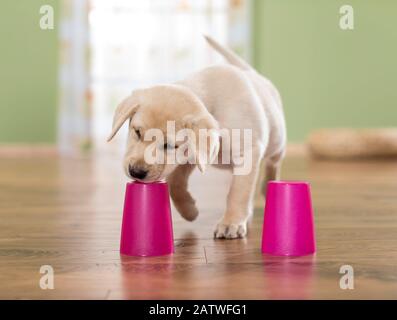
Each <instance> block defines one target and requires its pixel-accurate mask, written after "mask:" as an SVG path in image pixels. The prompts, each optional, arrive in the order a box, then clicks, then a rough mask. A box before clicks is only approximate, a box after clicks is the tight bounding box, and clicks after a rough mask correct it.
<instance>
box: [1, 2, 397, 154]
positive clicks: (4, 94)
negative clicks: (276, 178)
mask: <svg viewBox="0 0 397 320" xmlns="http://www.w3.org/2000/svg"><path fill="white" fill-rule="evenodd" d="M345 2H346V1H339V0H299V1H296V0H194V1H193V0H146V1H132V0H129V1H127V0H113V1H106V0H62V1H61V0H29V1H22V0H2V2H1V11H0V24H1V25H0V36H1V42H0V110H1V112H0V145H1V146H2V147H3V148H9V147H10V146H12V147H18V146H20V147H26V146H29V147H30V148H42V149H43V148H44V149H45V150H47V149H50V150H52V149H56V150H57V151H61V152H62V153H65V154H67V153H75V152H90V151H92V152H104V153H106V152H111V153H114V152H118V151H120V150H121V149H122V147H123V142H124V139H125V137H123V136H125V135H123V134H121V135H119V137H118V140H117V141H118V142H117V143H112V144H106V142H105V138H106V136H107V134H108V133H109V130H110V126H111V121H112V115H113V111H114V109H115V107H116V105H117V103H118V102H119V101H120V100H121V99H122V98H123V97H124V96H125V95H127V94H128V93H129V92H130V91H132V90H133V89H134V88H137V87H141V86H146V85H150V84H156V83H164V82H170V81H174V80H177V79H181V78H183V77H185V76H186V75H187V74H189V73H191V72H194V71H196V70H198V69H200V68H202V67H205V66H207V65H210V64H213V63H218V62H219V63H222V60H221V58H220V57H219V56H218V55H217V54H216V53H214V52H213V51H212V50H211V49H210V48H209V47H208V46H207V45H206V43H205V41H204V40H203V38H202V34H209V35H211V36H212V37H214V38H215V39H217V40H218V41H219V42H221V43H224V44H227V45H228V46H230V47H231V48H232V49H233V50H235V51H236V52H237V53H238V54H239V55H241V56H243V57H244V58H245V59H246V60H248V61H249V62H250V63H251V64H252V65H253V66H254V67H255V68H256V69H257V70H258V71H259V72H261V73H262V74H264V75H266V76H267V77H268V78H270V79H271V80H272V81H273V82H274V83H275V84H276V86H277V87H278V88H279V89H280V92H281V94H282V97H283V100H284V105H285V112H286V118H287V123H288V124H287V126H288V135H289V142H290V143H294V144H296V143H301V142H303V141H304V140H305V138H306V137H307V135H308V134H309V133H310V132H311V131H312V130H313V129H317V128H327V127H353V128H360V127H390V126H393V125H396V122H397V107H396V101H397V90H396V77H397V64H396V57H397V19H396V12H397V2H395V1H392V0H377V1H375V0H367V1H362V0H350V1H349V3H348V4H349V5H351V6H353V8H354V30H342V29H341V28H340V27H339V19H340V16H341V15H340V13H339V9H340V7H341V6H342V5H344V4H346V3H345ZM43 5H50V6H51V7H52V8H53V9H54V14H55V19H54V28H53V29H49V30H42V29H41V28H40V25H39V21H40V18H41V16H42V14H40V7H41V6H43Z"/></svg>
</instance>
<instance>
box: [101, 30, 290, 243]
mask: <svg viewBox="0 0 397 320" xmlns="http://www.w3.org/2000/svg"><path fill="white" fill-rule="evenodd" d="M206 39H207V41H208V43H209V44H210V45H211V46H212V47H213V48H214V49H215V50H217V51H218V52H219V53H220V54H222V55H223V56H224V57H225V58H226V60H227V61H228V62H229V64H228V65H224V66H212V67H209V68H206V69H204V70H202V71H199V72H197V73H194V74H192V75H191V76H189V77H187V78H186V79H184V80H182V81H179V82H177V83H175V84H170V85H162V86H154V87H150V88H147V89H141V90H136V91H134V92H133V93H132V94H131V96H129V97H127V98H126V99H125V100H124V101H123V102H122V103H121V104H120V105H119V106H118V108H117V110H116V112H115V117H114V121H113V129H112V133H111V135H110V137H109V140H110V139H112V138H113V136H114V135H115V134H116V133H117V131H118V130H119V129H120V127H121V126H122V125H123V123H124V122H125V121H126V120H128V119H130V126H129V129H130V130H129V137H128V145H127V151H126V154H125V157H124V168H125V171H126V174H127V175H129V167H130V166H133V167H138V168H140V169H144V170H145V171H147V172H148V175H147V177H146V178H145V179H144V180H145V181H156V180H161V179H164V178H166V179H167V181H168V183H169V187H170V193H171V197H172V199H173V202H174V204H175V207H176V208H177V210H178V211H179V212H180V214H181V215H182V216H183V217H184V218H185V219H187V220H189V221H191V220H194V219H195V218H196V217H197V215H198V210H197V208H196V206H195V201H194V199H193V197H192V196H191V194H190V193H189V191H188V190H187V186H188V179H189V175H190V174H191V173H192V171H193V169H194V167H195V165H192V164H185V165H171V164H162V165H158V164H155V165H148V164H146V163H145V162H144V161H143V157H144V150H145V148H146V147H147V146H148V145H149V144H150V143H151V142H150V141H149V142H145V141H143V139H140V138H139V136H138V135H140V136H143V135H144V133H145V130H147V129H150V128H158V129H160V130H162V131H163V132H164V134H165V135H167V132H166V124H167V121H169V120H174V121H175V123H176V130H179V129H182V128H191V129H193V130H194V131H197V132H198V130H199V129H201V128H206V129H213V130H217V129H220V128H222V129H226V130H231V129H241V130H243V129H251V130H252V139H253V144H252V170H251V171H250V172H249V173H248V174H247V175H234V176H233V179H232V183H231V186H230V190H229V194H228V197H227V206H226V212H225V213H224V216H223V218H222V219H221V220H220V222H219V223H218V224H217V226H216V228H215V233H214V234H215V237H216V238H228V239H232V238H237V237H244V236H245V235H246V233H247V220H248V218H249V216H250V214H251V213H252V202H253V194H254V189H255V184H256V180H257V177H258V172H259V166H260V165H261V162H262V160H263V162H264V165H265V167H266V179H265V181H264V186H265V183H266V181H267V180H274V179H278V177H279V172H280V164H281V160H282V158H283V156H284V151H285V146H286V126H285V121H284V115H283V110H282V103H281V99H280V95H279V93H278V91H277V89H276V88H275V87H274V86H273V84H272V83H271V82H270V81H269V80H267V79H266V78H264V77H262V76H261V75H259V74H258V73H257V72H256V71H255V70H254V69H253V68H252V67H251V66H249V65H248V64H247V63H246V62H244V61H243V60H242V59H240V58H239V57H238V56H237V55H235V54H234V53H233V52H231V51H229V50H228V49H226V48H224V47H222V46H220V45H219V44H218V43H217V42H215V41H214V40H213V39H211V38H209V37H206ZM137 132H138V133H137ZM197 136H198V134H197ZM167 142H168V143H170V144H173V145H175V144H176V141H175V137H171V136H169V135H168V136H167ZM225 148H227V146H222V144H221V140H217V139H215V141H213V142H212V143H210V144H209V146H208V148H207V150H198V151H197V153H196V154H195V155H194V156H195V157H196V160H197V163H198V167H199V169H200V170H201V171H204V170H205V163H201V162H200V159H201V157H200V152H206V153H207V156H208V157H209V158H210V159H211V158H213V156H214V155H216V153H217V152H218V150H220V149H221V150H222V152H229V153H230V154H231V155H232V152H231V150H225ZM164 152H165V155H166V156H167V151H166V150H164ZM231 160H232V161H231V164H230V165H217V166H221V167H222V166H223V167H225V168H227V169H233V166H234V163H235V162H236V161H234V160H235V159H233V158H232V159H231ZM264 186H263V190H264Z"/></svg>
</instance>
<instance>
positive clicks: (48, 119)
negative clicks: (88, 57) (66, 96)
mask: <svg viewBox="0 0 397 320" xmlns="http://www.w3.org/2000/svg"><path fill="white" fill-rule="evenodd" d="M45 4H49V5H52V6H53V8H54V10H55V13H57V11H58V10H57V9H58V0H2V1H1V4H0V143H20V142H21V143H38V142H40V143H41V142H42V143H54V142H55V137H56V105H57V63H58V62H57V61H58V35H57V28H55V29H54V30H41V29H40V27H39V19H40V13H39V9H40V7H41V6H42V5H45ZM56 22H57V20H55V27H57V24H56Z"/></svg>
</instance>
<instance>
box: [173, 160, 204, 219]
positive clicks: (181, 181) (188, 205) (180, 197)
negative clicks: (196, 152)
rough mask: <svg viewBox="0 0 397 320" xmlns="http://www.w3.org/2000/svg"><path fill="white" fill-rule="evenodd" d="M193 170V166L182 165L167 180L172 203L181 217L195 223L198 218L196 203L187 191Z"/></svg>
mask: <svg viewBox="0 0 397 320" xmlns="http://www.w3.org/2000/svg"><path fill="white" fill-rule="evenodd" d="M193 169H194V165H191V164H184V165H180V166H179V167H177V168H176V169H175V170H174V172H173V173H172V174H171V175H170V176H168V178H167V182H168V185H169V187H170V194H171V198H172V202H173V203H174V206H175V208H176V209H177V210H178V212H179V213H180V214H181V216H182V217H183V218H185V219H186V220H188V221H193V220H194V219H196V218H197V216H198V210H197V207H196V201H195V200H194V199H193V197H192V196H191V194H190V192H189V191H188V190H187V188H188V180H189V176H190V174H191V173H192V171H193Z"/></svg>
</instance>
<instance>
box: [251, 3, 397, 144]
mask: <svg viewBox="0 0 397 320" xmlns="http://www.w3.org/2000/svg"><path fill="white" fill-rule="evenodd" d="M344 4H350V5H352V6H353V8H354V18H355V19H354V20H355V28H354V30H348V31H343V30H341V29H340V28H339V17H340V14H339V8H340V6H341V5H344ZM254 18H255V19H254V44H255V50H254V53H255V57H254V62H255V65H256V67H257V69H258V70H259V71H260V72H261V73H263V74H265V75H266V76H268V77H269V78H270V79H271V80H273V82H274V83H275V84H276V85H277V86H278V88H279V89H280V91H281V94H282V97H283V100H284V105H285V111H286V117H287V125H288V135H289V140H290V141H302V140H303V139H304V138H305V137H306V136H307V134H308V133H309V132H310V131H311V130H312V129H314V128H320V127H347V126H349V127H379V126H393V125H394V126H396V125H397V88H396V84H397V83H396V77H397V1H395V0H349V1H346V0H343V1H339V0H299V1H298V0H255V10H254Z"/></svg>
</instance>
